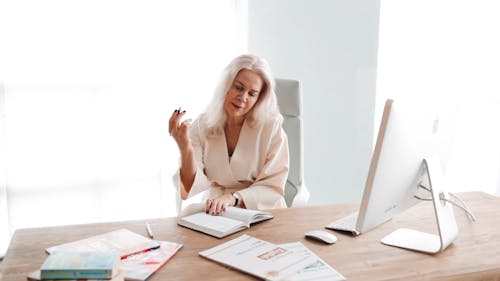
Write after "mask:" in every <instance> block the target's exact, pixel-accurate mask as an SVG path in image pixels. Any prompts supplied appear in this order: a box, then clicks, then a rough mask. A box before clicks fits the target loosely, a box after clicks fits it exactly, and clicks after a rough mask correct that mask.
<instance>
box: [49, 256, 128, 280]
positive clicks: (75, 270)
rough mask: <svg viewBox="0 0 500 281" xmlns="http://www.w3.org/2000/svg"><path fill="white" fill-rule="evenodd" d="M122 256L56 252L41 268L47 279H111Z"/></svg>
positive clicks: (117, 268) (116, 271)
mask: <svg viewBox="0 0 500 281" xmlns="http://www.w3.org/2000/svg"><path fill="white" fill-rule="evenodd" d="M119 266H120V256H119V255H118V254H117V253H108V252H54V253H52V254H51V255H50V256H48V257H47V259H46V260H45V262H44V263H43V265H42V267H41V268H40V277H41V279H42V280H45V279H111V278H112V277H113V276H115V275H116V274H117V273H118V270H119Z"/></svg>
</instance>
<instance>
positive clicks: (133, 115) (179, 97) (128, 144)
mask: <svg viewBox="0 0 500 281" xmlns="http://www.w3.org/2000/svg"><path fill="white" fill-rule="evenodd" d="M0 11H2V16H1V17H0V81H1V83H0V105H1V107H0V110H1V113H2V115H1V116H2V117H3V118H2V119H0V120H1V121H2V122H1V123H0V126H1V127H0V129H1V130H0V133H2V135H1V138H2V142H0V145H1V146H0V153H1V154H0V156H1V157H0V161H1V162H0V212H1V216H0V224H1V230H2V231H1V233H0V235H1V236H0V239H1V240H0V253H1V252H2V247H1V246H3V248H4V249H5V246H6V245H7V243H8V238H9V237H10V235H11V234H12V233H13V231H14V230H15V229H18V228H24V227H37V226H50V225H63V224H77V223H91V222H103V221H116V220H133V219H143V218H152V217H165V216H175V215H176V202H175V196H174V195H175V194H174V188H173V185H172V183H171V176H172V174H173V173H174V172H175V170H176V168H177V165H178V158H179V153H178V150H177V146H176V144H175V142H174V141H173V139H171V138H170V137H169V135H168V119H169V117H170V115H171V113H172V112H173V111H174V109H176V108H179V107H180V106H182V108H183V109H185V110H187V118H195V117H196V116H197V115H198V114H199V113H200V112H201V111H202V110H203V109H204V106H205V105H206V104H207V103H208V101H209V100H210V98H211V95H212V91H213V89H214V87H215V84H216V82H217V80H218V78H219V75H220V73H221V72H222V69H223V67H224V66H225V65H226V64H227V63H228V62H229V61H230V60H231V59H232V58H233V57H235V56H236V55H238V54H241V53H244V52H245V51H246V38H247V30H246V2H244V1H235V0H232V1H230V0H226V1H203V0H190V1H185V0H182V1H181V0H179V1H138V0H133V1H118V0H105V1H97V0H94V1H66V0H59V1H34V0H22V1H18V0H15V1H14V0H12V1H2V2H1V3H0ZM1 85H3V86H1ZM2 89H3V90H2Z"/></svg>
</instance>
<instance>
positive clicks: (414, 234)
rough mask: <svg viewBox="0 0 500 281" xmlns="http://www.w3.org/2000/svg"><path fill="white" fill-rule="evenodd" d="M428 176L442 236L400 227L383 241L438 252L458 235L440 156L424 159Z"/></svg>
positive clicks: (386, 243) (412, 248) (423, 163)
mask: <svg viewBox="0 0 500 281" xmlns="http://www.w3.org/2000/svg"><path fill="white" fill-rule="evenodd" d="M422 168H423V169H424V172H425V173H424V176H427V179H428V182H429V188H430V191H431V194H432V204H433V205H434V214H435V215H436V222H437V226H438V231H439V236H438V235H435V234H430V233H426V232H421V231H417V230H413V229H408V228H400V229H398V230H396V231H394V232H392V233H391V234H389V235H387V236H385V237H384V238H382V240H381V242H382V244H385V245H389V246H394V247H399V248H404V249H409V250H414V251H419V252H424V253H428V254H436V253H438V252H440V251H443V250H444V249H446V248H447V247H448V246H449V245H450V244H451V243H452V242H453V241H454V240H455V239H456V238H457V236H458V227H457V223H456V221H455V215H454V214H453V208H452V204H451V203H450V202H448V201H446V200H445V199H447V200H449V194H448V193H447V192H446V191H445V186H444V177H443V173H442V171H441V165H440V161H439V158H438V157H437V156H431V157H428V158H425V159H424V160H423V162H422Z"/></svg>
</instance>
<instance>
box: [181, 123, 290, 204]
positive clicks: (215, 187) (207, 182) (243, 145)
mask: <svg viewBox="0 0 500 281" xmlns="http://www.w3.org/2000/svg"><path fill="white" fill-rule="evenodd" d="M190 138H191V141H192V144H193V148H194V151H195V157H196V162H197V170H196V175H195V179H194V182H193V186H192V187H191V190H190V192H189V194H188V198H189V197H191V196H194V195H196V194H198V193H200V192H202V191H205V190H208V193H207V194H205V199H207V198H215V197H218V196H220V195H223V194H228V193H232V192H235V191H238V193H239V194H240V195H241V197H242V198H243V201H244V203H245V206H246V207H247V208H248V209H259V210H264V209H273V208H285V207H286V204H285V200H284V197H283V195H284V188H285V183H286V179H287V177H288V167H289V155H288V139H287V136H286V133H285V132H284V131H283V129H282V127H281V122H280V120H278V119H275V120H269V121H267V122H266V123H264V124H260V125H256V126H255V127H251V126H250V125H249V124H248V123H247V122H246V121H245V122H244V123H243V127H242V128H241V132H240V136H239V138H238V143H237V145H236V147H235V149H234V152H233V155H232V157H231V158H229V155H228V151H227V144H226V136H225V134H224V133H222V134H220V135H217V136H208V135H207V134H206V126H205V125H204V119H203V115H202V116H200V117H199V118H198V119H196V120H195V121H194V122H193V123H192V124H191V130H190ZM174 184H175V185H176V187H177V189H178V191H179V188H181V187H182V188H183V186H182V182H181V181H180V176H179V170H178V171H177V173H176V174H175V175H174Z"/></svg>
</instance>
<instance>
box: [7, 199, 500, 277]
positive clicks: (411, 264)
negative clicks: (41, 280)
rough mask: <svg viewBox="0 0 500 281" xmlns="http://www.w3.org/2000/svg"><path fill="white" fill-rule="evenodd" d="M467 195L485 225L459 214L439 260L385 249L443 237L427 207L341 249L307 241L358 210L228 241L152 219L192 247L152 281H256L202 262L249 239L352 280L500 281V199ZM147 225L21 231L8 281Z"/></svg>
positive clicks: (279, 216) (342, 208) (159, 231)
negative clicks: (75, 247)
mask: <svg viewBox="0 0 500 281" xmlns="http://www.w3.org/2000/svg"><path fill="white" fill-rule="evenodd" d="M460 196H461V198H462V199H464V201H466V202H467V203H468V205H469V206H470V207H471V209H472V210H473V211H474V214H475V215H476V217H477V222H476V223H471V222H469V220H468V219H467V217H466V215H465V213H464V212H462V210H460V209H457V208H455V210H454V211H455V216H456V219H457V224H458V228H459V236H458V239H457V240H456V241H455V242H454V243H453V244H452V245H451V246H450V247H449V248H448V249H446V250H445V251H444V252H442V253H439V254H437V255H427V254H423V253H418V252H413V251H408V250H403V249H399V248H394V247H389V246H385V245H382V244H381V243H380V242H379V241H380V239H381V238H382V237H384V236H385V235H387V234H389V233H390V232H392V231H393V230H395V229H397V228H400V227H409V228H413V229H417V230H421V231H427V232H432V233H436V231H437V227H436V224H435V222H434V217H433V208H432V205H431V204H430V203H427V202H423V203H420V204H418V205H416V206H414V207H413V208H411V209H409V210H407V211H406V212H404V213H403V214H401V215H399V216H397V217H396V218H394V219H392V220H391V221H389V222H387V223H385V224H383V225H382V226H380V227H378V228H376V229H374V230H372V231H369V232H367V233H365V234H362V235H361V236H358V237H352V236H350V235H347V234H342V233H339V232H335V235H337V237H338V241H337V242H336V243H335V244H333V245H325V244H322V243H320V242H316V241H312V240H308V239H305V238H304V233H305V232H307V231H309V230H313V229H322V228H323V227H324V226H325V225H326V224H328V223H329V222H331V221H333V220H335V219H338V218H341V217H342V216H345V215H347V214H349V213H351V212H353V211H355V210H356V208H357V206H358V205H357V204H342V205H331V206H311V207H305V208H292V209H280V210H273V211H272V213H273V214H274V216H275V217H274V219H272V220H269V221H266V222H262V223H260V224H257V225H253V226H252V227H251V228H250V229H248V230H245V231H242V232H239V233H236V234H233V235H231V236H229V237H226V238H225V239H217V238H213V237H210V236H207V235H204V234H201V233H198V232H195V231H192V230H190V229H187V228H183V227H180V226H177V224H176V218H163V219H152V220H147V221H148V222H149V223H150V225H151V228H152V229H153V231H154V233H155V235H156V237H155V238H157V239H158V240H166V241H174V242H179V243H183V244H184V248H183V249H182V250H181V251H180V252H179V253H177V255H176V256H174V258H173V259H172V260H171V261H169V262H168V263H167V264H166V265H165V266H164V267H163V268H162V269H161V270H160V271H159V272H157V273H156V274H154V275H153V276H152V277H151V278H150V279H149V280H151V281H154V280H166V279H167V278H168V279H169V280H199V279H203V280H255V279H253V278H252V277H251V276H249V275H246V274H243V273H240V272H238V271H236V270H232V269H229V268H226V267H224V266H221V265H219V264H217V263H214V262H211V261H208V260H206V259H204V258H202V257H200V256H199V255H198V252H199V251H201V250H205V249H207V248H210V247H213V246H215V245H218V244H220V243H222V242H225V241H228V240H230V239H233V238H236V237H238V236H239V235H241V234H244V233H246V234H249V235H253V236H256V237H258V238H260V239H264V240H267V241H270V242H273V243H288V242H294V241H300V242H302V243H304V244H305V245H306V246H307V247H309V248H310V249H311V250H312V251H314V252H315V253H316V254H318V255H319V256H321V257H322V258H323V259H324V260H325V261H327V262H328V263H329V264H330V265H331V266H332V267H334V268H335V269H336V270H337V271H339V272H340V273H342V274H343V275H344V276H345V277H346V278H347V279H348V280H416V279H418V280H499V279H500V262H499V260H500V217H499V215H498V214H499V213H500V198H498V197H494V196H491V195H488V194H485V193H480V192H470V193H461V194H460ZM144 223H145V221H129V222H113V223H99V224H88V225H73V226H61V227H48V228H32V229H20V230H17V231H16V232H15V233H14V237H13V238H12V242H11V244H10V247H9V250H8V252H7V255H6V257H5V260H4V261H3V262H2V263H3V265H2V266H3V280H5V281H11V280H12V281H13V280H26V276H27V274H28V273H30V272H32V271H34V270H36V269H37V268H39V267H40V265H41V264H42V263H43V261H44V260H45V258H46V253H45V251H44V249H45V248H47V247H49V246H53V245H58V244H61V243H65V242H71V241H75V240H79V239H83V238H86V237H89V236H93V235H96V234H100V233H104V232H108V231H112V230H115V229H119V228H127V229H129V230H132V231H135V232H137V233H140V234H143V235H145V236H147V233H146V230H145V227H144Z"/></svg>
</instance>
